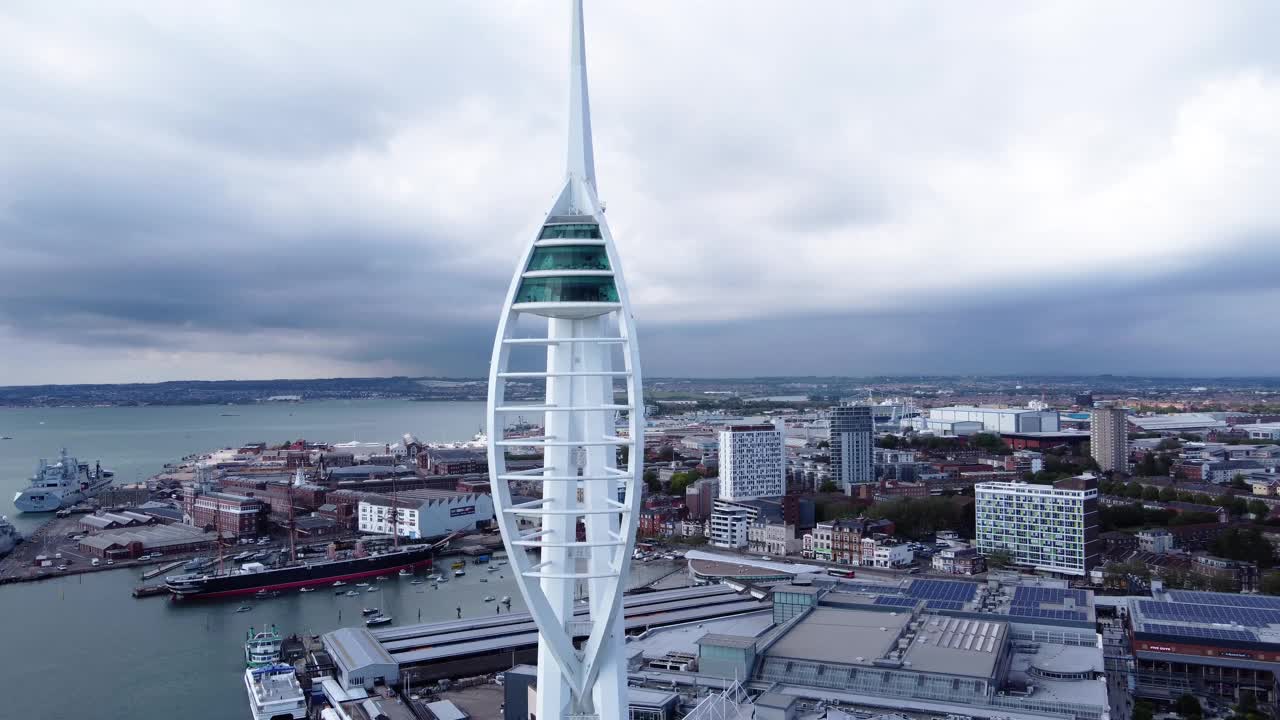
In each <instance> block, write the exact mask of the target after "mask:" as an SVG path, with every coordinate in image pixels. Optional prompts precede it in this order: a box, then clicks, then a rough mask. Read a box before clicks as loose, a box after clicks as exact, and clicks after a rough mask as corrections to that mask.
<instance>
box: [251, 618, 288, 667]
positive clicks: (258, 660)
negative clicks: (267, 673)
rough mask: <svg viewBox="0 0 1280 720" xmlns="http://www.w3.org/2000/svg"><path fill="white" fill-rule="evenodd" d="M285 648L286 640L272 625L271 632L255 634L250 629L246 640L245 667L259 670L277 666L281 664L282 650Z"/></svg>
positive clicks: (262, 631)
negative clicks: (258, 668)
mask: <svg viewBox="0 0 1280 720" xmlns="http://www.w3.org/2000/svg"><path fill="white" fill-rule="evenodd" d="M283 646H284V638H282V637H280V633H279V632H278V631H277V630H276V626H275V625H272V626H271V629H270V630H259V631H258V632H254V631H253V628H252V627H250V628H249V632H247V633H245V640H244V664H245V667H251V668H257V667H266V666H268V665H275V664H276V663H278V662H280V648H281V647H283Z"/></svg>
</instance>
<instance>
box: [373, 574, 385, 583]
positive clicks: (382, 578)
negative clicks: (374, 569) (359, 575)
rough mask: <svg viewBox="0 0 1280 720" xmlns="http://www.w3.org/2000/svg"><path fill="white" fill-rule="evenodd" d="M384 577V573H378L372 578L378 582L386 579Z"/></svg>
mask: <svg viewBox="0 0 1280 720" xmlns="http://www.w3.org/2000/svg"><path fill="white" fill-rule="evenodd" d="M386 579H387V576H386V575H379V576H378V577H376V578H374V580H377V581H378V582H382V581H383V580H386Z"/></svg>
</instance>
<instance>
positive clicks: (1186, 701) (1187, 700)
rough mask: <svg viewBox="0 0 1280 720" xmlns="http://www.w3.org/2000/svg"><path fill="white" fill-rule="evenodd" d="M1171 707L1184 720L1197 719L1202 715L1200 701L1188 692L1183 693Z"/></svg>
mask: <svg viewBox="0 0 1280 720" xmlns="http://www.w3.org/2000/svg"><path fill="white" fill-rule="evenodd" d="M1173 709H1174V711H1175V712H1177V713H1178V714H1179V715H1181V716H1182V717H1183V718H1185V719H1186V720H1199V718H1201V717H1203V716H1204V708H1202V707H1200V701H1199V700H1197V699H1196V697H1195V696H1194V695H1191V694H1190V693H1183V695H1182V697H1180V698H1178V701H1177V702H1176V703H1174V706H1173Z"/></svg>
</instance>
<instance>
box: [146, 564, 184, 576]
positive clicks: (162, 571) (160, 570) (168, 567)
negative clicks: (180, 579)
mask: <svg viewBox="0 0 1280 720" xmlns="http://www.w3.org/2000/svg"><path fill="white" fill-rule="evenodd" d="M185 562H186V560H174V561H173V562H171V563H165V564H164V565H161V566H160V567H158V568H154V569H152V570H148V571H146V572H144V573H142V579H143V580H150V579H151V578H153V577H156V576H157V575H163V574H165V573H167V572H169V571H170V570H172V569H174V568H176V567H178V566H179V565H182V564H183V563H185Z"/></svg>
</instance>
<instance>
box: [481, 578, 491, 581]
mask: <svg viewBox="0 0 1280 720" xmlns="http://www.w3.org/2000/svg"><path fill="white" fill-rule="evenodd" d="M480 582H489V578H480Z"/></svg>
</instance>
